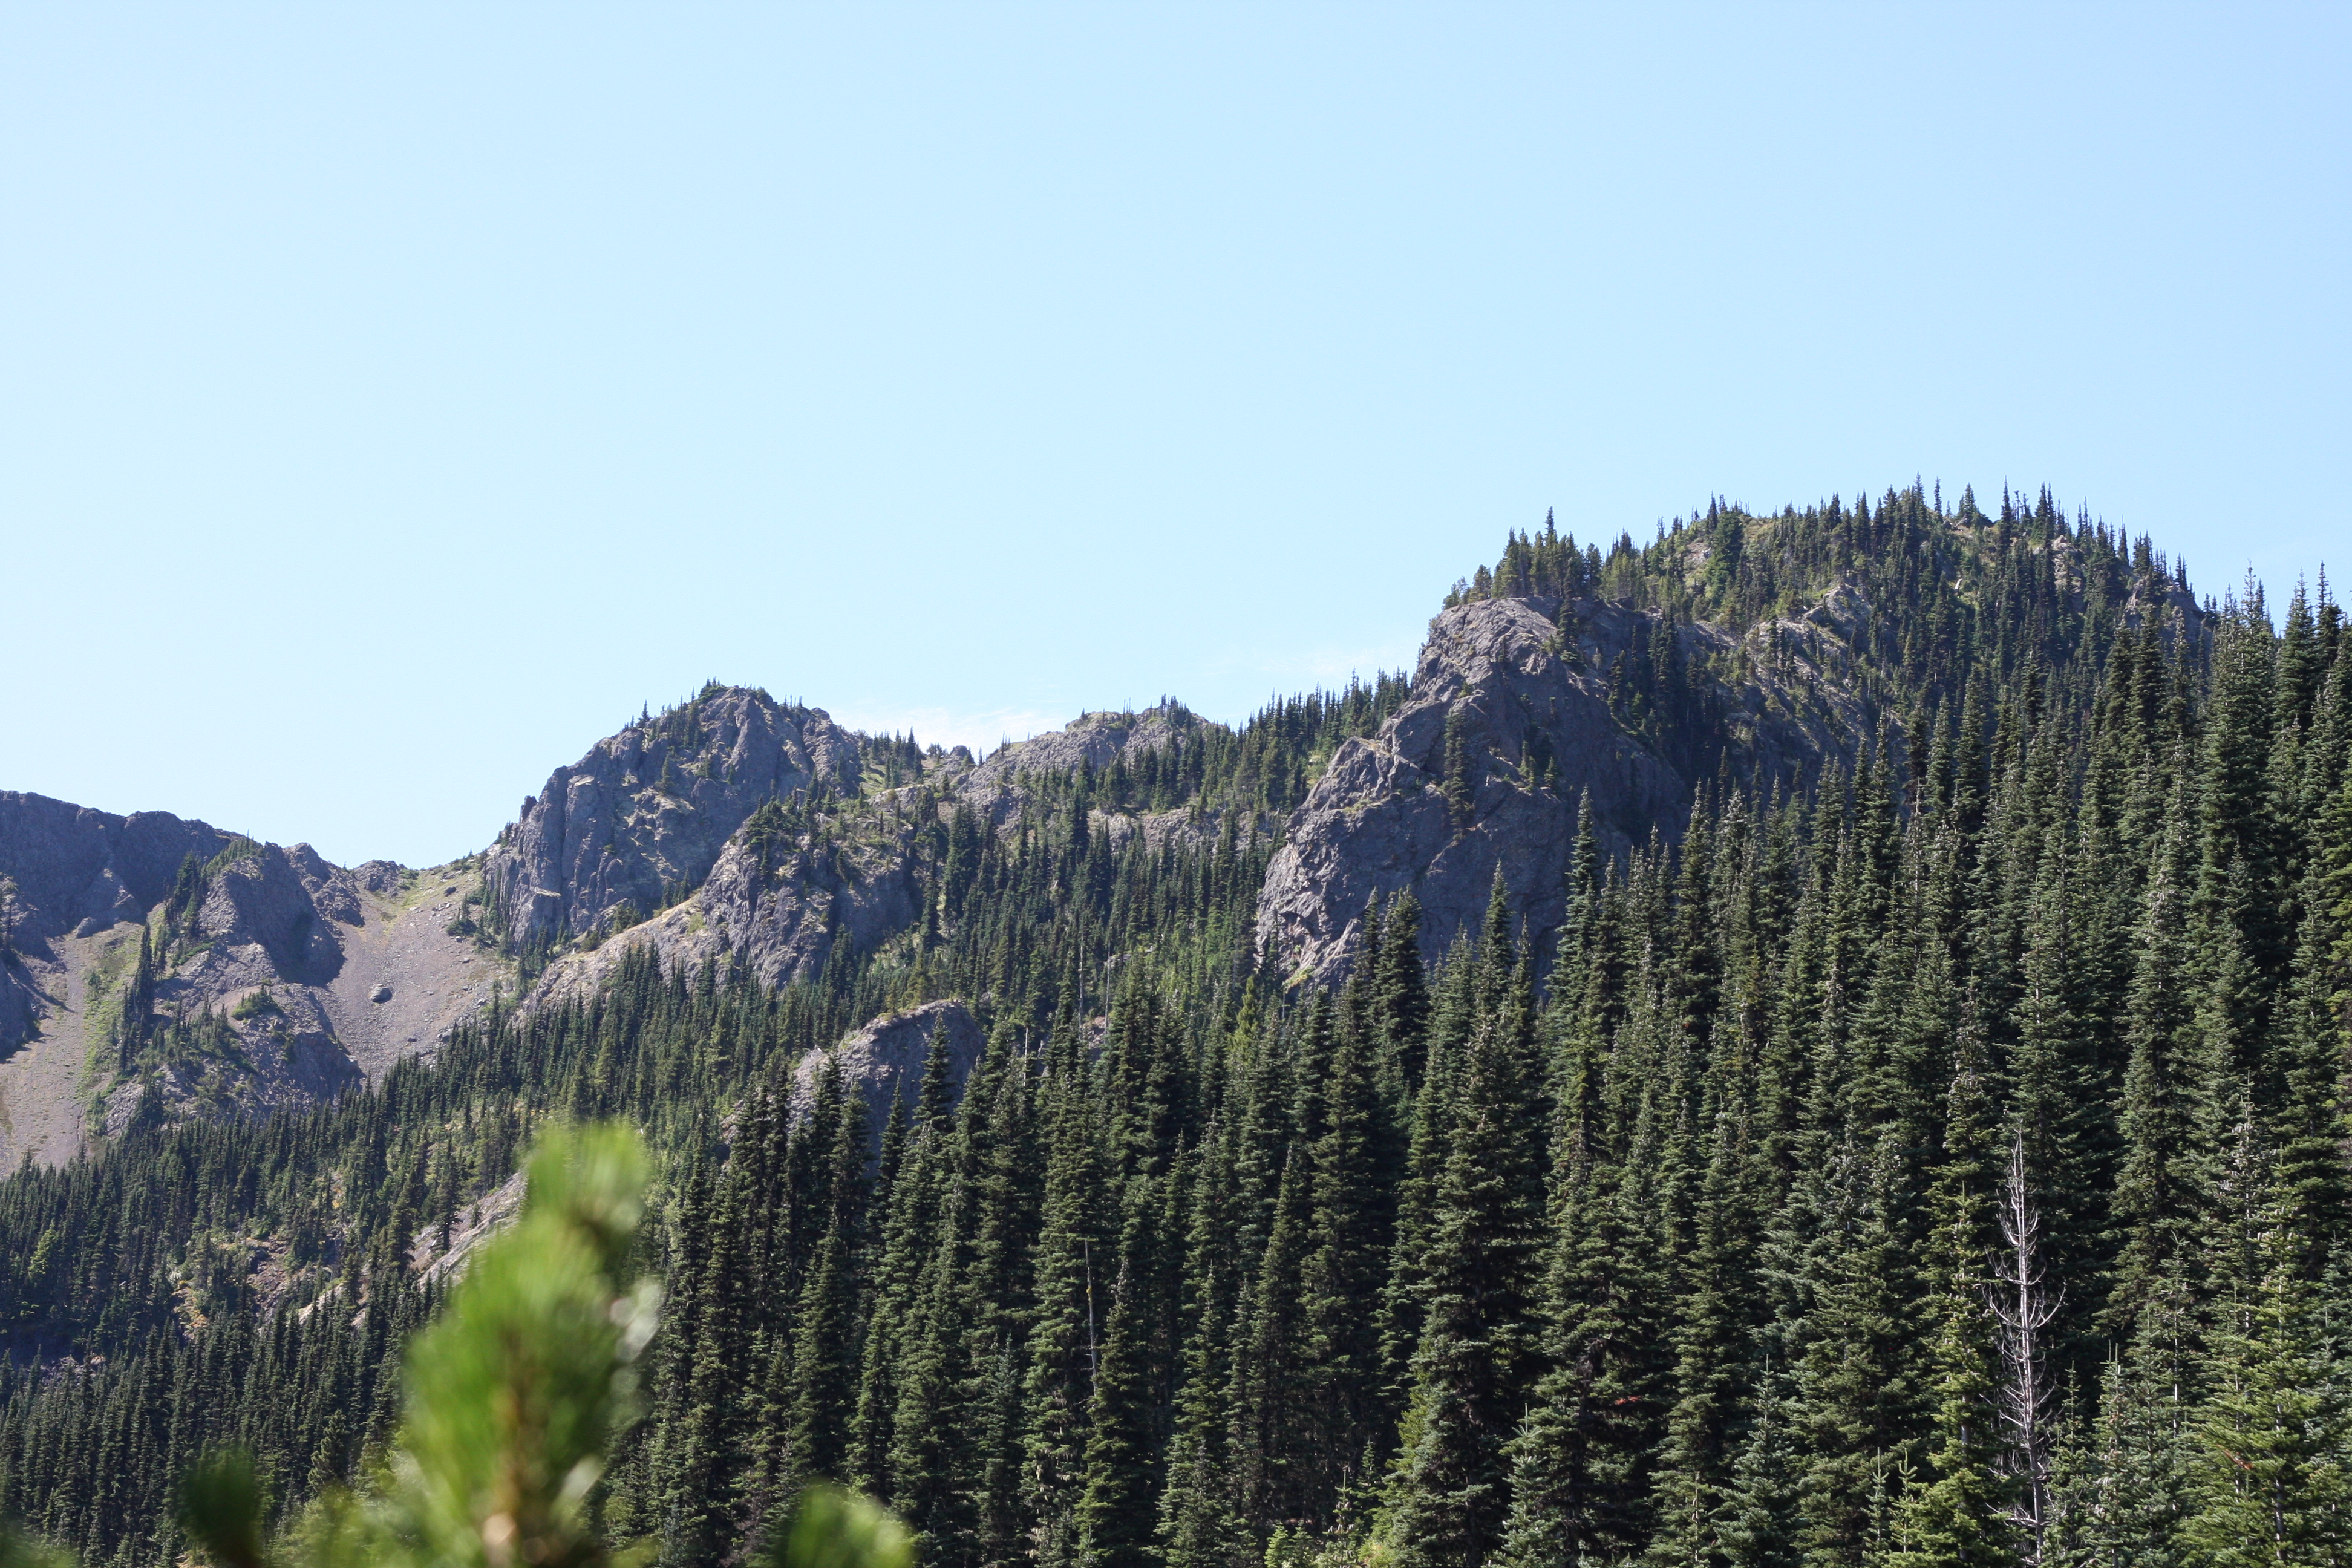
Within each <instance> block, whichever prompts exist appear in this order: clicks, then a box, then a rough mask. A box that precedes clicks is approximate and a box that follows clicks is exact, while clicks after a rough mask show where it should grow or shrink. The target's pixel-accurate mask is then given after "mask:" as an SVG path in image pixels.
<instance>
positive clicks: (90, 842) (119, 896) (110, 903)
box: [0, 790, 229, 955]
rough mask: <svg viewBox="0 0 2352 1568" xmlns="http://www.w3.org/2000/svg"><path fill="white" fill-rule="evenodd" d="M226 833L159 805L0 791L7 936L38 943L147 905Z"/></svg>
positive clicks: (41, 946)
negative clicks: (125, 812) (101, 803)
mask: <svg viewBox="0 0 2352 1568" xmlns="http://www.w3.org/2000/svg"><path fill="white" fill-rule="evenodd" d="M228 842H229V835H227V834H226V833H223V832H221V831H220V830H219V829H218V828H215V827H212V826H207V825H206V824H205V823H201V822H188V821H184V820H183V819H181V818H179V817H176V816H172V815H171V814H170V813H168V812H161V811H142V812H137V813H134V814H132V815H131V816H115V815H114V814H113V813H111V812H105V811H92V810H90V809H89V807H88V806H80V805H68V804H67V803H66V802H64V801H61V800H51V799H50V798H49V797H48V796H47V795H26V794H23V793H21V792H19V791H16V790H0V877H5V878H7V879H8V881H9V884H10V886H11V887H12V888H13V889H14V891H13V902H14V909H15V912H14V914H13V916H12V919H11V925H12V927H13V932H12V935H13V938H14V940H15V941H16V942H17V943H18V946H19V951H33V950H41V951H43V952H44V954H45V955H46V949H47V944H48V943H49V942H52V941H54V940H56V939H58V938H60V937H64V936H68V935H70V934H72V933H74V932H76V931H79V933H80V934H81V935H83V936H89V935H93V934H95V933H96V932H98V931H102V930H104V929H105V928H106V927H108V926H110V925H112V924H114V923H116V922H117V921H121V920H123V919H126V918H135V915H136V912H137V911H141V910H147V909H150V908H152V906H154V905H155V904H156V903H158V902H160V901H161V900H162V899H163V895H164V894H165V893H166V892H168V891H169V890H170V889H171V886H172V879H173V877H174V876H175V875H176V874H177V873H178V871H179V869H180V862H181V861H183V860H184V859H186V858H188V857H189V856H191V855H194V857H195V858H197V859H199V860H209V859H210V858H212V857H213V856H215V855H216V854H218V853H219V852H220V851H221V849H222V848H224V847H226V845H227V844H228Z"/></svg>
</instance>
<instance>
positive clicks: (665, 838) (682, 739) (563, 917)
mask: <svg viewBox="0 0 2352 1568" xmlns="http://www.w3.org/2000/svg"><path fill="white" fill-rule="evenodd" d="M862 761H863V759H862V737H860V736H858V735H856V734H853V733H852V732H850V731H845V730H843V729H841V728H840V727H839V726H838V725H836V724H835V723H834V721H832V719H831V718H830V717H828V716H827V715H826V714H825V713H824V712H823V711H822V710H817V709H811V708H792V707H786V706H784V705H782V704H779V703H777V702H775V701H774V700H772V699H770V698H769V697H768V696H767V695H766V694H765V693H763V692H758V691H751V690H745V689H740V688H729V689H714V690H712V691H710V692H708V693H706V694H705V695H704V696H703V697H701V698H699V699H698V700H695V701H694V702H692V703H689V704H688V705H687V706H686V707H685V708H682V709H678V710H673V711H672V712H670V713H667V714H665V715H663V716H662V717H661V718H660V719H649V720H645V721H640V722H638V723H635V724H632V725H631V726H629V727H628V728H627V729H625V730H624V731H621V732H620V733H619V734H617V735H614V736H613V737H612V738H610V739H609V740H604V741H600V742H597V743H596V744H595V745H594V746H593V747H592V748H590V750H589V752H588V753H587V755H585V756H583V757H582V758H581V759H580V761H578V762H577V763H572V765H571V766H570V767H566V768H558V769H557V770H556V771H555V773H553V774H552V775H551V777H550V778H549V779H548V781H547V786H546V788H544V789H542V790H541V792H540V793H539V795H538V796H537V797H536V798H535V799H532V800H528V801H525V802H524V803H523V809H522V814H521V816H520V817H519V818H518V819H517V820H516V821H515V823H514V824H513V825H512V826H509V828H508V829H507V830H506V831H505V832H504V833H502V834H501V835H499V842H498V844H497V845H496V846H495V847H493V848H492V849H491V850H490V851H489V852H488V856H487V857H486V861H485V866H484V871H483V877H484V886H485V889H486V890H487V891H488V894H489V897H490V900H491V905H492V908H493V909H495V910H499V911H500V915H501V919H502V921H503V923H504V925H505V928H506V931H507V932H508V934H509V936H510V937H511V938H512V939H513V940H515V941H516V942H532V941H536V940H543V939H549V938H553V937H558V936H562V935H572V936H586V935H588V934H590V933H592V932H596V931H609V930H614V929H619V928H621V927H625V926H628V925H634V924H635V923H636V921H638V920H639V919H641V918H643V916H644V915H645V914H646V912H647V911H650V910H656V909H659V908H660V907H661V906H662V905H663V904H665V903H667V902H674V901H675V899H676V894H677V892H678V891H679V890H682V889H690V888H693V887H697V886H698V885H700V884H701V883H702V881H703V879H705V878H707V877H708V876H709V875H710V873H711V871H712V869H713V868H715V867H716V866H717V865H718V863H719V856H720V853H721V852H722V851H723V850H724V849H725V847H726V846H727V842H728V840H729V839H730V837H733V836H734V834H735V831H736V829H737V828H739V827H740V826H742V825H743V822H744V819H745V818H746V817H748V816H751V812H752V810H753V809H754V808H755V807H756V806H757V805H759V804H760V802H761V801H762V800H765V799H767V798H768V797H769V796H771V795H774V796H778V797H784V796H790V795H794V794H796V793H799V792H801V791H804V790H807V789H809V788H810V787H811V786H812V785H815V784H824V785H826V786H827V787H829V788H831V789H833V790H835V791H836V792H845V791H854V790H855V789H856V786H857V781H858V778H859V774H860V772H861V768H862Z"/></svg>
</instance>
